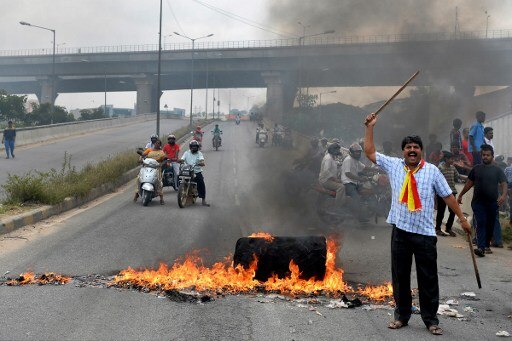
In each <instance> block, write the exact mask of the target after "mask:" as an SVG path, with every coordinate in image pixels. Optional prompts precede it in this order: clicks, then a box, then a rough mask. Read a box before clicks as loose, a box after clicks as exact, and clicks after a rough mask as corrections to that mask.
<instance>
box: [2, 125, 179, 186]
mask: <svg viewBox="0 0 512 341" xmlns="http://www.w3.org/2000/svg"><path fill="white" fill-rule="evenodd" d="M187 123H188V121H186V120H171V119H166V120H161V128H160V131H161V132H162V133H165V134H166V135H167V134H168V133H169V132H171V131H173V130H176V129H178V128H180V127H182V126H185V125H187ZM155 124H156V123H155V121H146V122H141V123H136V124H130V125H126V126H122V127H116V128H111V129H104V130H99V131H97V132H93V133H85V134H82V135H76V136H70V137H66V138H61V139H57V140H53V141H49V142H44V143H37V144H34V145H28V146H22V147H17V148H16V149H15V154H14V155H16V158H14V159H9V160H6V159H5V158H4V157H3V156H2V157H1V158H0V168H1V169H2V172H0V184H3V183H5V181H6V180H7V174H9V173H10V174H18V175H20V174H24V173H26V172H28V171H29V170H38V171H41V172H45V171H48V170H50V169H52V168H55V169H57V170H60V169H61V167H62V163H63V161H64V153H65V152H67V153H68V155H71V157H72V160H71V163H72V165H73V166H75V167H77V168H78V169H80V168H82V167H83V166H85V165H86V164H87V163H97V162H98V161H101V160H104V159H106V158H107V157H108V156H109V155H114V154H117V153H120V152H124V151H126V150H135V147H137V146H141V147H144V146H145V144H146V143H147V142H148V141H149V137H150V136H151V134H154V132H155ZM164 143H165V141H164ZM4 156H5V154H4Z"/></svg>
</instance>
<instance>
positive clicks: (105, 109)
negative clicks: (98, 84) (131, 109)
mask: <svg viewBox="0 0 512 341" xmlns="http://www.w3.org/2000/svg"><path fill="white" fill-rule="evenodd" d="M104 71H105V73H104V75H105V104H104V106H103V115H105V117H107V68H106V67H105V70H104Z"/></svg>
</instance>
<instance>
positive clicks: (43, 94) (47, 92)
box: [36, 78, 59, 104]
mask: <svg viewBox="0 0 512 341" xmlns="http://www.w3.org/2000/svg"><path fill="white" fill-rule="evenodd" d="M38 80H39V84H40V89H41V90H40V91H39V92H38V93H36V96H37V99H38V100H39V103H40V104H45V103H53V104H55V100H56V99H57V96H58V95H59V94H58V93H57V92H56V91H55V92H53V91H52V86H53V84H52V80H51V79H50V78H42V79H38ZM55 87H57V80H56V81H55ZM52 93H54V97H53V100H52Z"/></svg>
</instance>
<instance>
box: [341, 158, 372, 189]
mask: <svg viewBox="0 0 512 341" xmlns="http://www.w3.org/2000/svg"><path fill="white" fill-rule="evenodd" d="M365 167H366V166H365V165H364V164H363V163H362V162H361V161H359V160H356V159H354V158H353V157H352V156H350V155H349V156H347V157H346V158H345V160H343V163H342V164H341V182H343V184H344V185H346V184H349V183H353V184H357V181H356V180H353V179H350V178H349V177H348V176H347V175H346V174H347V173H349V172H350V173H351V174H353V175H356V176H357V175H358V174H359V173H360V172H362V171H363V170H364V168H365Z"/></svg>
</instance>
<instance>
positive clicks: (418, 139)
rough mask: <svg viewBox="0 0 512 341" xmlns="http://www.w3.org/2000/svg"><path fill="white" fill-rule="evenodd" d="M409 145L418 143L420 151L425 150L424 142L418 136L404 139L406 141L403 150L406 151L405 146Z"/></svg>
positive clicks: (403, 142)
mask: <svg viewBox="0 0 512 341" xmlns="http://www.w3.org/2000/svg"><path fill="white" fill-rule="evenodd" d="M409 143H416V144H417V145H419V146H420V149H421V150H423V142H422V141H421V137H419V136H418V135H409V136H406V137H404V139H403V140H402V150H404V148H405V145H406V144H409Z"/></svg>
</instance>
